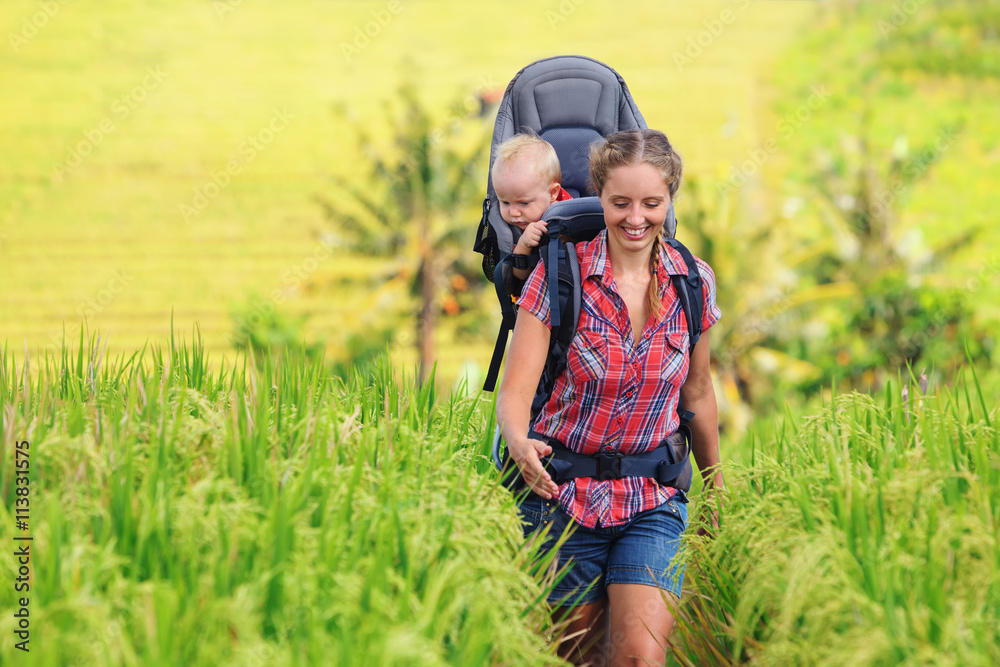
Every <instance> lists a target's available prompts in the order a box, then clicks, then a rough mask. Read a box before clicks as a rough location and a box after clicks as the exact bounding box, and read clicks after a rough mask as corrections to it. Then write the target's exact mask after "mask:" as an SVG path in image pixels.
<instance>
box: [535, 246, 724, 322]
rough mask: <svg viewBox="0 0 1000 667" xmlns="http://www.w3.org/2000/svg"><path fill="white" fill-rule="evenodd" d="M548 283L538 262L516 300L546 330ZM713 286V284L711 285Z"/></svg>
mask: <svg viewBox="0 0 1000 667" xmlns="http://www.w3.org/2000/svg"><path fill="white" fill-rule="evenodd" d="M548 284H549V281H548V280H547V279H546V274H545V263H544V262H541V261H540V262H538V264H536V265H535V268H534V270H533V271H532V272H531V275H529V276H528V281H527V282H526V283H524V287H523V288H522V289H521V298H520V299H518V300H517V307H518V308H519V309H521V310H526V311H528V312H529V313H531V314H532V315H534V316H535V317H537V318H538V319H539V320H540V321H541V323H542V324H544V325H545V326H546V328H548V329H552V324H551V322H550V321H549V290H548ZM713 285H714V283H713Z"/></svg>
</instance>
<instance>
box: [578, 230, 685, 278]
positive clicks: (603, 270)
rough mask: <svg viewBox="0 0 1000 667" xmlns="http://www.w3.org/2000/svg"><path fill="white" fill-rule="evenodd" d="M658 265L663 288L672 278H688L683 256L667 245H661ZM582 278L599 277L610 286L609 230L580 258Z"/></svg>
mask: <svg viewBox="0 0 1000 667" xmlns="http://www.w3.org/2000/svg"><path fill="white" fill-rule="evenodd" d="M658 260H659V261H657V263H656V277H657V279H658V282H659V283H660V285H661V286H665V285H666V283H668V282H670V276H686V275H687V273H688V270H687V265H686V264H684V259H683V258H682V257H681V254H680V253H679V252H677V251H676V250H674V249H673V248H671V247H670V246H669V245H667V244H666V243H662V242H661V243H660V250H659V253H658ZM580 276H581V279H583V280H586V279H587V278H589V277H591V276H597V277H599V278H601V280H602V281H603V282H604V283H605V284H608V283H609V282H610V280H611V262H610V261H608V230H607V229H602V230H601V233H600V234H598V235H597V236H596V237H595V238H594V240H593V241H591V242H590V243H588V244H586V245H585V246H584V249H583V255H582V256H581V257H580Z"/></svg>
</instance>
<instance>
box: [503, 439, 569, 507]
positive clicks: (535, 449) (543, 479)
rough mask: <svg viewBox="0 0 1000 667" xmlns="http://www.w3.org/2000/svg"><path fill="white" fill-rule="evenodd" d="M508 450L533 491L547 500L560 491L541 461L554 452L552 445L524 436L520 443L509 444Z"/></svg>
mask: <svg viewBox="0 0 1000 667" xmlns="http://www.w3.org/2000/svg"><path fill="white" fill-rule="evenodd" d="M507 452H508V453H509V454H510V458H511V459H512V460H513V461H514V463H515V464H516V465H517V468H518V470H520V471H521V477H523V478H524V482H525V484H527V485H528V487H529V488H530V489H531V490H532V491H534V492H535V493H537V494H538V495H540V496H541V497H542V498H545V499H546V500H548V499H549V498H552V497H553V496H554V495H556V494H557V493H559V486H558V485H557V484H556V483H555V482H553V481H552V477H551V476H550V475H549V473H548V472H546V470H545V468H544V467H543V466H542V461H541V459H542V457H544V456H548V455H550V454H551V453H552V447H550V446H549V445H547V444H545V443H544V442H542V441H541V440H533V439H531V438H524V439H523V440H522V441H521V442H519V443H516V444H509V445H507Z"/></svg>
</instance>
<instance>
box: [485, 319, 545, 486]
mask: <svg viewBox="0 0 1000 667" xmlns="http://www.w3.org/2000/svg"><path fill="white" fill-rule="evenodd" d="M549 336H550V332H549V329H548V327H546V326H545V325H544V324H543V323H542V322H541V320H539V319H538V318H537V317H535V316H534V315H533V314H531V313H528V312H525V311H520V312H518V314H517V322H516V323H515V324H514V336H513V338H512V339H511V342H510V350H508V352H507V367H506V369H505V370H504V375H503V380H502V382H501V383H500V393H499V395H498V397H497V421H498V422H499V424H500V432H501V433H502V434H503V439H504V442H506V443H507V451H508V452H510V456H511V458H512V459H513V460H514V463H516V464H517V467H518V468H519V469H520V470H521V475H522V476H523V477H524V480H525V482H527V483H528V485H529V486H530V487H531V490H532V491H534V492H535V493H537V494H538V495H540V496H541V497H543V498H551V497H552V496H553V495H555V494H556V493H557V492H558V490H559V487H558V486H557V485H556V483H555V482H553V481H552V478H551V477H550V476H549V474H548V473H547V472H545V469H544V468H543V467H542V463H541V460H540V459H541V457H543V456H548V455H549V454H551V453H552V448H551V447H549V446H548V445H546V444H545V443H544V442H541V441H540V440H532V439H529V438H528V427H529V424H530V421H531V401H532V399H533V398H534V396H535V389H536V388H537V387H538V380H539V378H541V376H542V370H543V369H544V368H545V358H546V356H547V355H548V351H549Z"/></svg>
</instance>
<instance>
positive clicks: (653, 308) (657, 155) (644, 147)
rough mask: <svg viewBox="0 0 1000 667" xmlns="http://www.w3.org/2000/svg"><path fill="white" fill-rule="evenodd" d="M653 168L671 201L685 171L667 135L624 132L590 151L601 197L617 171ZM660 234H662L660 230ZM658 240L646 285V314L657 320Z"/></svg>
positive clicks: (592, 172) (594, 180)
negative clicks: (629, 168)
mask: <svg viewBox="0 0 1000 667" xmlns="http://www.w3.org/2000/svg"><path fill="white" fill-rule="evenodd" d="M644 162H645V163H647V164H651V165H653V167H655V168H656V170H657V171H659V172H660V175H661V176H662V177H663V183H664V184H665V185H666V186H667V190H668V191H669V192H670V199H671V201H673V198H674V195H676V194H677V189H678V188H679V187H680V185H681V175H682V174H683V171H684V166H683V163H682V162H681V156H680V155H678V153H677V151H675V150H674V149H673V146H671V145H670V140H669V139H667V135H665V134H663V133H662V132H660V131H659V130H650V129H645V130H626V131H624V132H616V133H615V134H612V135H609V136H607V137H605V139H604V141H603V142H597V143H595V144H594V145H593V146H591V147H590V182H591V183H592V184H593V185H594V189H595V190H597V194H598V195H600V194H601V192H602V191H603V190H604V184H605V183H607V182H608V179H609V178H610V177H611V172H613V171H614V170H615V169H617V168H618V167H625V166H632V165H638V164H642V163H644ZM661 231H662V230H661ZM660 243H661V240H660V237H659V236H657V237H656V239H655V240H654V242H653V250H652V252H651V253H650V256H649V268H650V271H651V272H652V276H653V279H652V280H650V281H649V291H648V292H647V295H646V303H647V304H648V305H649V312H650V313H652V314H653V316H654V317H655V318H656V319H659V318H660V317H662V316H663V313H662V309H661V304H660V285H659V282H658V280H657V274H656V260H657V257H658V255H659V252H660Z"/></svg>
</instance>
